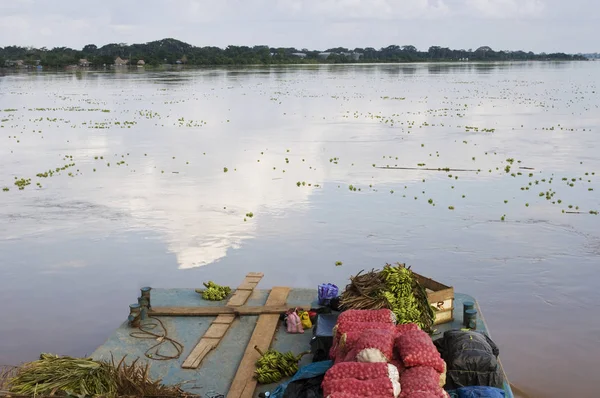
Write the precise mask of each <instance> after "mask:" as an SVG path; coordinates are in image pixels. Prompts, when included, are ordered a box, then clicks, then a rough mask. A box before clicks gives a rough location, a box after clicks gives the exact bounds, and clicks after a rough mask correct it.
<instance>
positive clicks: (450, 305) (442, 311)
mask: <svg viewBox="0 0 600 398" xmlns="http://www.w3.org/2000/svg"><path fill="white" fill-rule="evenodd" d="M413 274H414V275H415V278H417V281H418V282H419V283H420V284H421V286H423V287H424V288H425V291H426V292H427V299H428V300H429V304H431V306H433V307H434V313H435V322H434V325H439V324H440V323H447V322H452V321H453V320H454V288H453V287H452V286H446V285H444V284H443V283H440V282H437V281H434V280H433V279H430V278H426V277H424V276H422V275H419V274H417V273H416V272H413Z"/></svg>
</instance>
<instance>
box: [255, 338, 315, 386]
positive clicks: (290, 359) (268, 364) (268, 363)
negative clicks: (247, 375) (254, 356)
mask: <svg viewBox="0 0 600 398" xmlns="http://www.w3.org/2000/svg"><path fill="white" fill-rule="evenodd" d="M254 349H255V350H256V351H258V352H259V353H260V358H259V359H258V360H257V361H256V371H255V375H254V377H255V378H256V380H257V381H258V382H259V383H260V384H271V383H277V382H278V381H279V380H281V379H283V378H284V377H289V376H293V375H294V374H295V373H296V372H297V371H298V362H299V361H300V360H301V359H302V357H303V356H304V355H305V354H307V353H306V352H303V353H301V354H300V355H294V353H293V352H291V351H290V352H286V353H281V352H279V351H275V350H269V351H267V352H265V353H263V352H262V351H260V350H259V349H258V347H254Z"/></svg>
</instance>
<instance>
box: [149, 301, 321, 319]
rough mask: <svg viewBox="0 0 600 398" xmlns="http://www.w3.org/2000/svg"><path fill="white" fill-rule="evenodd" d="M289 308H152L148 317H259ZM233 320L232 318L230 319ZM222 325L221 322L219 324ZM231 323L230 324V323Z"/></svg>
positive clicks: (278, 306)
mask: <svg viewBox="0 0 600 398" xmlns="http://www.w3.org/2000/svg"><path fill="white" fill-rule="evenodd" d="M295 307H298V308H310V307H311V306H310V305H309V304H307V305H305V306H295ZM288 309H289V308H288V307H287V306H285V305H263V306H249V305H242V306H239V307H229V306H225V307H217V306H211V307H208V306H207V307H152V309H151V310H149V311H148V315H150V316H217V315H232V316H235V315H261V314H282V313H284V312H287V310H288ZM232 319H233V318H232ZM219 323H222V322H219ZM230 323H231V322H230Z"/></svg>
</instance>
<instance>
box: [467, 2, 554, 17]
mask: <svg viewBox="0 0 600 398" xmlns="http://www.w3.org/2000/svg"><path fill="white" fill-rule="evenodd" d="M467 5H468V6H469V7H471V8H472V10H473V11H474V12H475V13H476V14H477V15H479V16H482V17H485V18H524V17H525V18H540V17H542V16H543V15H544V11H545V9H546V5H545V3H544V2H543V1H542V0H467Z"/></svg>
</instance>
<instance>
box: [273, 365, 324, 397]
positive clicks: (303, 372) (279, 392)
mask: <svg viewBox="0 0 600 398" xmlns="http://www.w3.org/2000/svg"><path fill="white" fill-rule="evenodd" d="M332 366H333V361H320V362H313V363H311V364H310V365H306V366H304V367H302V368H300V369H298V371H297V372H296V374H295V375H294V376H293V377H292V378H291V379H290V380H289V381H287V382H285V383H282V384H280V385H279V386H277V388H276V389H275V390H274V391H273V392H272V393H271V396H270V398H282V397H283V393H284V392H285V389H286V388H287V386H288V384H290V383H291V382H293V381H296V380H303V379H311V378H313V377H317V376H320V375H322V374H325V372H327V371H328V370H329V368H331V367H332Z"/></svg>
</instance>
